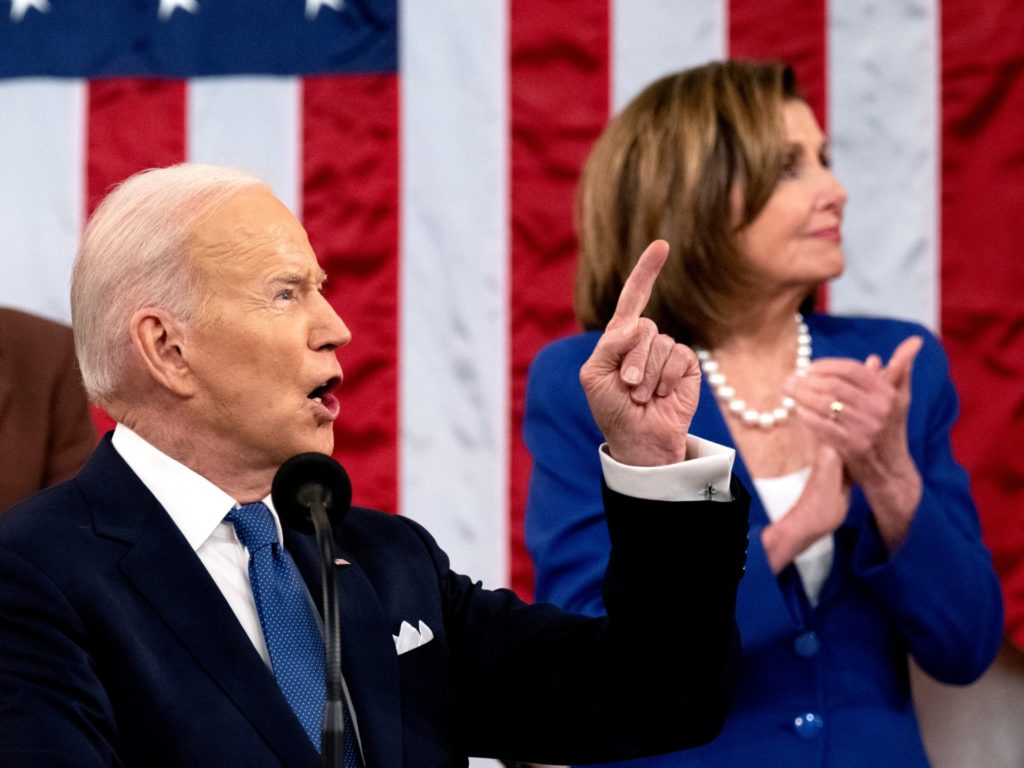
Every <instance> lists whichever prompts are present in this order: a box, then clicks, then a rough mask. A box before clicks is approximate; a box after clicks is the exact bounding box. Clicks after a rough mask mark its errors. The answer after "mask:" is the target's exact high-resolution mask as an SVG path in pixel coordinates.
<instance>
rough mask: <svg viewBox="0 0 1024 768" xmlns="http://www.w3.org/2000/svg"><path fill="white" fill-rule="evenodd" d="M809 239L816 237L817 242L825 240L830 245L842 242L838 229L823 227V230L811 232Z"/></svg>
mask: <svg viewBox="0 0 1024 768" xmlns="http://www.w3.org/2000/svg"><path fill="white" fill-rule="evenodd" d="M810 236H811V237H816V238H818V239H819V240H827V241H829V242H830V243H840V242H842V240H843V235H842V232H840V230H839V227H824V228H823V229H816V230H814V231H813V232H811V235H810Z"/></svg>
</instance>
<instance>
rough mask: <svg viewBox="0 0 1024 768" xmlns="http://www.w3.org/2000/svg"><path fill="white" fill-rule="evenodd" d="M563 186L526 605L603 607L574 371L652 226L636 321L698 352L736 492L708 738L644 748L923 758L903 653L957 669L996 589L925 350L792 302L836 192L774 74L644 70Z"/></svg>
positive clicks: (829, 234)
mask: <svg viewBox="0 0 1024 768" xmlns="http://www.w3.org/2000/svg"><path fill="white" fill-rule="evenodd" d="M577 203H578V205H577V225H578V231H579V240H580V265H579V273H578V280H577V287H576V311H577V315H578V317H579V319H580V321H581V322H582V324H583V326H584V328H585V329H586V331H585V332H584V333H582V334H580V335H578V336H574V337H571V338H567V339H562V340H559V341H557V342H555V343H553V344H551V345H549V346H548V347H547V348H545V349H544V350H543V351H542V352H541V353H540V354H539V355H538V357H537V359H536V360H535V362H534V364H533V366H532V368H531V372H530V378H529V383H528V388H527V403H526V415H525V420H524V437H525V440H526V443H527V447H528V448H529V449H530V451H531V453H532V455H533V460H534V468H533V474H532V477H531V486H530V494H529V501H528V506H527V512H526V542H527V546H528V548H529V550H530V553H531V556H532V557H533V560H534V563H535V566H536V573H537V582H536V585H537V586H536V597H537V599H538V600H545V601H552V602H555V603H558V604H560V605H562V606H564V607H567V608H570V609H572V610H576V611H583V612H590V613H593V614H598V613H601V612H603V601H602V593H601V587H602V579H601V577H602V573H603V571H604V568H605V565H606V563H607V561H608V557H609V543H608V534H607V530H606V528H605V525H604V522H603V519H602V513H601V500H600V499H599V498H598V496H597V494H595V493H594V491H593V489H594V488H595V487H596V481H595V478H596V477H597V476H598V473H599V471H600V468H599V458H598V452H597V447H598V445H599V444H600V443H601V435H600V433H599V432H598V430H597V427H596V426H595V425H594V423H593V421H592V420H591V419H590V417H589V416H588V413H587V410H586V406H585V402H584V399H583V394H582V391H581V390H580V385H579V382H578V378H577V375H578V371H579V368H580V366H581V365H582V363H583V361H584V360H586V359H587V357H588V356H589V355H590V352H591V351H592V349H593V346H594V343H595V342H596V340H597V338H598V335H599V330H598V329H600V328H603V327H604V325H605V324H606V323H607V322H608V320H609V319H610V317H611V312H612V309H613V307H614V299H615V297H616V296H617V295H618V293H619V290H620V289H621V287H622V282H623V280H624V279H625V277H626V275H628V274H629V270H630V268H631V265H632V263H633V260H634V258H635V257H634V254H637V253H640V252H641V250H642V249H643V246H644V245H646V244H647V243H648V242H650V241H651V240H654V239H656V238H663V239H665V240H667V241H668V242H669V243H670V245H671V249H672V250H671V253H670V255H669V262H668V263H667V264H666V266H665V268H664V269H663V271H662V274H661V276H660V277H659V280H658V283H657V285H656V286H655V289H654V293H653V295H652V297H651V301H650V303H649V304H648V307H647V313H646V314H647V315H648V316H650V317H651V318H652V319H653V320H655V322H656V323H657V324H658V326H659V327H660V328H661V330H662V331H664V332H667V333H670V334H672V335H673V336H674V337H675V338H676V340H677V341H680V342H682V343H684V344H687V345H690V346H691V347H693V348H694V350H695V351H696V352H697V355H698V358H699V359H700V361H701V367H702V370H703V381H702V384H701V399H700V404H699V407H698V409H697V412H696V414H695V416H694V420H693V424H692V430H693V431H694V432H695V433H697V434H700V435H702V436H703V437H706V438H708V439H710V440H713V441H716V442H718V443H722V444H725V445H731V446H734V447H735V448H736V450H737V454H736V459H735V468H734V471H735V473H736V475H737V476H738V477H740V478H741V479H742V480H743V481H744V483H746V485H747V486H748V487H749V488H751V490H752V491H754V494H753V495H754V501H753V504H752V507H751V521H750V522H751V529H750V546H749V552H748V561H747V570H746V575H745V576H744V579H743V582H742V583H741V585H740V596H739V604H738V608H737V619H738V622H739V626H740V632H741V636H742V640H743V649H744V650H743V658H742V664H741V671H740V675H739V679H738V680H737V686H736V691H735V694H734V703H733V707H732V712H731V714H730V716H729V719H728V720H727V722H726V725H725V729H724V730H723V732H722V734H721V735H720V736H719V737H718V738H717V739H716V740H715V741H714V742H712V743H711V744H710V745H708V746H706V747H701V748H698V749H695V750H691V751H688V752H685V753H679V754H676V755H671V756H665V757H661V758H651V759H650V760H649V761H642V764H643V765H649V766H711V765H714V766H748V765H758V766H761V768H771V767H772V766H785V767H786V768H801V767H802V766H828V767H829V768H832V767H834V766H873V767H877V766H901V768H906V767H907V766H926V765H927V764H928V761H927V758H926V756H925V753H924V749H923V746H922V744H921V740H920V736H919V734H918V729H917V724H916V720H915V717H914V713H913V707H912V703H911V698H910V690H909V683H908V670H907V655H908V653H909V654H911V655H913V657H914V658H915V659H916V661H917V662H918V664H919V665H920V666H921V667H922V668H923V669H924V670H925V671H926V672H928V673H929V674H930V675H932V676H933V677H935V678H937V679H939V680H942V681H945V682H952V683H967V682H970V681H972V680H974V679H975V678H977V677H978V676H979V675H980V674H981V673H982V672H983V671H984V670H985V668H986V667H987V666H988V665H989V664H990V663H991V661H992V659H993V658H994V656H995V654H996V651H997V649H998V647H999V643H1000V640H1001V636H1002V603H1001V597H1000V591H999V585H998V582H997V580H996V577H995V574H994V572H993V570H992V567H991V561H990V556H989V553H988V552H987V550H986V549H985V547H984V546H983V545H982V543H981V539H980V531H979V525H978V519H977V513H976V511H975V508H974V504H973V502H972V500H971V497H970V493H969V489H968V479H967V475H966V473H965V472H964V470H963V469H962V468H961V467H960V466H959V465H958V464H957V463H956V461H955V460H954V458H953V456H952V452H951V448H950V441H949V430H950V428H951V426H952V425H953V423H954V421H955V419H956V414H957V398H956V393H955V391H954V389H953V385H952V383H951V381H950V378H949V372H948V365H947V360H946V357H945V354H944V352H943V350H942V347H941V345H940V344H939V342H938V341H937V340H936V339H935V337H934V336H932V335H931V334H930V333H929V332H928V331H927V330H925V329H924V328H922V327H920V326H917V325H914V324H911V323H907V322H901V321H896V320H887V319H879V318H845V317H837V316H830V315H827V314H821V313H815V312H814V311H813V307H814V298H815V292H816V290H817V288H818V286H819V285H820V284H822V283H824V282H827V281H828V280H831V279H833V278H835V277H837V276H838V275H839V274H840V273H841V272H842V270H843V266H844V256H843V251H842V236H841V225H842V219H843V211H844V208H845V205H846V192H845V190H844V189H843V187H842V186H841V185H840V184H839V182H838V181H837V180H836V178H835V177H834V176H833V174H832V172H831V170H830V167H829V151H828V144H827V141H826V139H825V137H824V136H823V134H822V132H821V129H820V128H819V126H818V123H817V121H816V120H815V118H814V115H813V113H812V111H811V110H810V108H809V107H808V105H807V103H806V102H805V101H804V100H803V99H802V98H801V96H800V94H799V92H798V90H797V87H796V82H795V78H794V76H793V73H792V71H791V70H790V69H789V68H788V67H786V66H785V65H782V64H779V63H771V62H742V61H729V62H720V63H712V64H709V65H706V66H702V67H697V68H694V69H690V70H686V71H683V72H680V73H677V74H673V75H670V76H667V77H665V78H662V79H661V80H658V81H656V82H654V83H652V84H651V85H649V86H648V87H647V88H646V89H645V90H644V91H643V92H642V93H640V94H639V95H638V96H637V97H636V98H635V99H634V100H633V101H632V102H631V103H630V104H629V105H628V106H627V107H626V108H625V109H624V110H623V111H622V113H621V114H619V115H618V116H616V117H615V118H614V119H613V120H612V121H611V122H610V123H609V125H608V126H607V128H606V129H605V131H604V132H603V134H602V135H601V137H600V139H599V140H598V142H597V144H596V145H595V147H594V149H593V151H592V153H591V155H590V157H589V159H588V161H587V164H586V167H585V169H584V173H583V176H582V179H581V182H580V187H579V193H578V201H577ZM672 641H673V639H672V638H671V637H652V638H651V642H652V643H671V642H672ZM634 764H641V763H634Z"/></svg>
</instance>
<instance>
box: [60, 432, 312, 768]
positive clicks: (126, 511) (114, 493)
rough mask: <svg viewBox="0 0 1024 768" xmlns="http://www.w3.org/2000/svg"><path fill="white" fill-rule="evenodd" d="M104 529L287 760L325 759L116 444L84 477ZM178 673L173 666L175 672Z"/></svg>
mask: <svg viewBox="0 0 1024 768" xmlns="http://www.w3.org/2000/svg"><path fill="white" fill-rule="evenodd" d="M78 481H79V483H80V484H81V485H82V487H83V490H84V491H85V494H86V497H87V499H88V500H89V504H90V507H91V510H92V513H93V517H94V520H95V524H96V531H97V533H98V534H100V535H103V536H108V537H110V538H114V539H119V540H121V541H124V542H126V543H128V544H129V545H130V549H129V550H128V553H127V554H126V555H125V557H124V558H123V559H122V561H121V570H122V572H123V573H124V575H125V577H126V578H127V579H128V580H129V581H130V582H131V583H132V584H133V585H134V586H135V587H136V588H137V589H138V591H139V592H140V593H141V594H142V596H143V597H144V598H145V599H146V600H147V601H148V602H149V603H150V604H151V605H152V606H153V607H154V608H155V609H156V610H157V611H158V612H159V614H160V615H161V617H162V618H163V620H164V621H165V622H166V624H167V625H168V627H169V628H170V630H171V631H172V632H173V633H174V634H175V635H176V636H177V637H178V639H179V640H180V641H181V643H182V644H183V645H184V646H185V647H186V648H187V649H188V651H189V652H190V653H191V655H192V656H193V657H194V658H195V660H196V662H197V664H199V665H200V666H201V667H202V668H203V669H204V670H205V671H206V672H207V673H208V674H209V675H210V677H212V678H213V679H214V680H215V681H216V683H217V684H218V685H219V686H220V688H221V689H222V690H223V691H224V693H225V695H227V696H228V697H229V698H230V699H231V700H232V701H233V702H234V703H235V705H236V706H237V707H238V708H239V710H241V711H242V713H243V714H244V715H245V717H246V718H247V719H248V720H249V721H250V722H251V723H252V725H253V727H254V729H255V730H256V731H257V732H258V733H259V734H260V735H261V736H262V737H263V738H264V739H265V740H266V742H267V744H268V745H269V746H270V748H271V749H272V750H273V751H274V752H275V753H276V754H277V755H278V756H279V757H280V758H281V760H282V762H283V763H284V764H286V765H296V766H309V765H316V764H317V761H318V759H319V758H318V756H317V753H316V750H315V749H314V748H313V746H312V745H311V744H310V743H309V739H308V738H307V737H306V734H305V731H303V729H302V726H301V725H300V724H299V721H298V720H297V719H296V718H295V716H294V714H293V713H292V711H291V708H290V707H289V706H288V703H287V701H286V700H285V698H284V696H283V694H282V693H281V691H280V689H279V688H278V686H277V683H276V681H275V680H274V677H273V674H272V673H271V672H270V671H269V670H268V669H267V667H266V665H265V664H264V663H263V660H262V659H261V658H260V656H259V654H258V653H257V652H256V650H255V648H253V646H252V643H251V642H250V640H249V638H248V636H247V635H246V634H245V631H244V630H243V629H242V627H241V625H240V624H239V623H238V620H237V618H236V617H235V615H234V613H233V612H232V610H231V608H230V607H229V606H228V604H227V602H226V601H225V600H224V597H223V595H222V594H221V593H220V590H218V588H217V586H216V584H215V583H214V582H213V580H212V579H211V578H210V575H209V573H208V572H207V571H206V568H205V567H204V566H203V564H202V562H201V561H200V560H199V558H198V557H196V555H195V552H193V550H192V548H191V547H190V546H189V545H188V543H187V542H186V541H185V538H184V536H182V534H181V532H180V531H179V530H178V528H177V526H175V525H174V523H173V521H172V520H171V519H170V517H168V515H167V514H166V513H165V512H164V510H163V508H162V507H161V506H160V505H159V504H158V502H157V501H156V499H155V498H154V497H153V495H152V494H151V493H150V492H149V490H148V489H147V488H146V487H145V486H144V485H143V484H142V482H141V481H140V480H139V479H138V477H136V476H135V474H134V473H133V472H132V471H131V470H130V469H129V468H128V466H127V464H125V463H124V461H123V460H122V459H121V457H120V456H119V455H118V454H117V452H116V450H115V449H114V448H113V446H112V445H111V444H110V437H109V435H108V436H107V437H106V438H105V439H104V441H103V442H102V443H101V444H100V447H99V448H98V449H97V450H96V453H95V454H94V455H93V458H92V459H91V460H90V462H89V463H88V464H87V465H86V467H85V468H84V469H83V471H82V472H81V473H80V474H79V476H78ZM169 672H170V673H173V670H169Z"/></svg>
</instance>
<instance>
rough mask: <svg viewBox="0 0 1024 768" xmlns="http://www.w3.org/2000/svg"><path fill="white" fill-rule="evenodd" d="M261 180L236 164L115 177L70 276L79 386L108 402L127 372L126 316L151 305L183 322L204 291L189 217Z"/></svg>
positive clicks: (191, 317)
mask: <svg viewBox="0 0 1024 768" xmlns="http://www.w3.org/2000/svg"><path fill="white" fill-rule="evenodd" d="M253 187H263V188H266V187H267V185H266V183H265V182H264V181H263V180H261V179H259V178H257V177H256V176H253V175H251V174H249V173H246V172H244V171H239V170H236V169H234V168H225V167H222V166H216V165H200V164H197V163H181V164H179V165H172V166H169V167H167V168H152V169H150V170H146V171H142V172H140V173H137V174H135V175H134V176H131V177H129V178H128V179H126V180H125V181H123V182H121V184H119V185H118V186H117V187H116V188H115V189H114V190H113V191H112V192H110V194H108V195H107V196H106V198H104V200H103V201H102V202H101V203H100V205H99V206H98V207H97V208H96V210H95V211H94V212H93V214H92V217H91V218H90V219H89V223H88V224H87V225H86V228H85V232H84V233H83V234H82V240H81V243H80V244H79V247H78V255H77V256H76V258H75V265H74V268H73V270H72V275H71V320H72V326H73V328H74V333H75V352H76V354H77V355H78V364H79V367H80V368H81V371H82V379H83V380H84V382H85V388H86V391H87V392H88V393H89V396H90V398H92V399H93V400H94V401H99V402H109V401H110V400H111V399H113V398H114V397H115V396H116V395H117V394H118V393H119V391H120V390H121V387H122V384H123V381H122V379H123V378H124V376H125V375H126V374H127V373H128V372H129V371H130V368H131V366H130V358H129V354H130V350H131V338H130V328H129V324H130V321H131V318H132V315H133V314H134V313H135V312H136V310H138V309H140V308H142V307H148V306H152V307H159V308H161V309H165V310H167V311H168V312H170V313H172V314H173V315H174V316H175V317H177V318H178V319H179V320H181V321H182V322H185V323H188V322H191V321H193V320H194V319H195V316H196V315H197V313H198V312H199V310H200V309H201V307H202V306H203V296H204V292H203V290H202V286H201V285H200V282H199V274H198V271H197V269H196V265H195V264H194V263H193V261H192V259H191V258H190V255H189V241H190V236H191V233H192V228H193V226H194V225H195V223H196V221H197V220H199V219H200V218H201V217H203V216H204V215H206V214H207V213H209V212H211V211H213V210H214V209H215V208H217V207H218V206H220V205H221V204H223V203H224V202H225V201H226V200H228V199H229V198H230V197H232V196H233V195H235V194H237V193H238V192H240V191H242V190H244V189H251V188H253Z"/></svg>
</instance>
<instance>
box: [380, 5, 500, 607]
mask: <svg viewBox="0 0 1024 768" xmlns="http://www.w3.org/2000/svg"><path fill="white" fill-rule="evenodd" d="M401 13H402V16H401V19H400V24H399V29H400V30H401V37H400V55H399V61H401V75H400V77H401V115H402V184H401V187H402V200H401V209H402V221H401V252H402V266H401V285H402V289H401V290H402V303H401V306H402V310H401V311H402V318H401V360H402V365H401V371H400V377H401V383H400V390H401V409H400V416H399V418H400V422H401V448H400V452H401V459H400V463H401V487H400V495H399V506H400V510H401V512H402V513H403V514H407V515H408V516H409V517H411V518H414V519H416V520H419V521H421V522H423V523H424V524H425V525H426V526H427V527H428V528H429V529H430V531H431V533H432V534H434V535H435V536H436V537H437V539H438V541H439V542H440V544H441V545H442V547H444V549H445V550H446V551H447V552H448V554H449V555H450V556H451V560H452V564H453V567H454V568H456V569H457V570H459V571H461V572H463V573H467V574H470V575H471V576H472V577H473V578H474V579H481V580H483V582H484V584H485V585H487V586H488V587H498V586H502V585H504V584H506V583H507V582H508V496H507V493H508V491H507V482H508V429H509V427H508V424H509V415H508V413H509V407H508V377H509V363H508V342H507V338H506V335H507V332H508V298H507V294H508V280H509V279H508V274H507V271H508V260H509V253H508V231H507V221H508V202H507V196H508V170H507V157H508V146H507V143H508V137H507V125H508V107H507V102H508V98H507V90H508V86H507V76H508V75H507V70H506V58H507V53H506V51H507V38H508V30H507V18H508V9H507V8H506V6H505V3H503V2H495V3H471V4H466V3H463V2H459V1H458V0H444V2H437V3H402V4H401Z"/></svg>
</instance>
